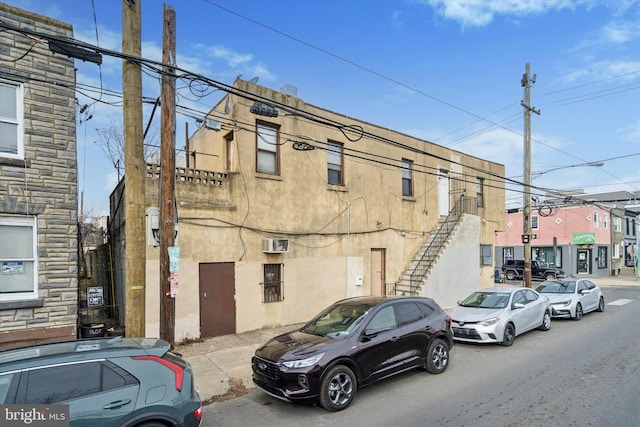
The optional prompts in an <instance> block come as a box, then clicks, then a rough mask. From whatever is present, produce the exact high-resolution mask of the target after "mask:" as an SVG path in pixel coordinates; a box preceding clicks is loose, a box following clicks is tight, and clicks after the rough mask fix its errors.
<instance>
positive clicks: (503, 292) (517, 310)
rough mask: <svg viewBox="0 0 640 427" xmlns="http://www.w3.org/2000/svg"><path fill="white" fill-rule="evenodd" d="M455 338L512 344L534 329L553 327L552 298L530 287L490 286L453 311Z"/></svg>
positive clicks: (545, 329)
mask: <svg viewBox="0 0 640 427" xmlns="http://www.w3.org/2000/svg"><path fill="white" fill-rule="evenodd" d="M451 319H452V322H451V326H452V329H453V339H454V340H456V341H463V342H476V343H499V344H502V345H504V346H510V345H511V344H513V341H514V340H515V338H516V336H518V335H520V334H523V333H525V332H527V331H530V330H532V329H535V328H538V329H541V330H543V331H548V330H549V329H551V306H550V304H549V299H547V297H545V296H544V295H541V294H539V293H538V292H536V291H535V290H533V289H529V288H500V287H498V288H487V289H481V290H479V291H476V292H474V293H473V294H471V295H469V296H468V297H467V298H465V299H464V300H463V301H461V302H459V303H458V306H457V307H456V308H454V309H453V310H452V311H451Z"/></svg>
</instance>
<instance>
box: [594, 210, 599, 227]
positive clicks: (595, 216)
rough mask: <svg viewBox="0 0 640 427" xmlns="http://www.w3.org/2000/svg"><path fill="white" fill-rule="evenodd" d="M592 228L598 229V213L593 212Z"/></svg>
mask: <svg viewBox="0 0 640 427" xmlns="http://www.w3.org/2000/svg"><path fill="white" fill-rule="evenodd" d="M593 226H594V227H595V228H598V211H593Z"/></svg>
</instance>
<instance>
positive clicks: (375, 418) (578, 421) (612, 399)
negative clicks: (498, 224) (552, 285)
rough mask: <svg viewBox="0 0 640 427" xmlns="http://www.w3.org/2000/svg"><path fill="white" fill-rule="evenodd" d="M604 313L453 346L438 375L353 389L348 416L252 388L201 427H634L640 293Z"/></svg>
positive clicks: (611, 301) (620, 292)
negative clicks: (498, 341)
mask: <svg viewBox="0 0 640 427" xmlns="http://www.w3.org/2000/svg"><path fill="white" fill-rule="evenodd" d="M604 295H605V299H606V301H607V308H606V310H605V312H603V313H598V312H593V313H590V314H587V315H585V316H584V318H583V319H582V320H581V321H579V322H577V321H572V320H564V319H561V320H555V319H554V321H553V322H552V326H551V330H550V331H548V332H543V331H537V330H536V331H532V332H529V333H527V334H525V335H521V336H518V337H517V338H516V341H515V343H514V345H513V346H512V347H508V348H507V347H501V346H495V345H491V346H489V345H467V344H457V345H455V346H454V348H453V350H452V352H451V357H452V358H451V365H450V366H449V368H448V370H447V371H446V372H445V373H443V374H441V375H430V374H428V373H426V372H424V371H413V372H410V373H407V374H403V375H400V376H398V377H395V378H392V379H389V380H386V381H383V382H381V383H378V384H375V385H372V386H369V387H366V388H363V389H361V390H358V394H357V396H356V398H355V400H354V402H353V403H352V404H351V406H349V407H348V408H347V409H346V410H344V411H341V412H338V413H330V412H327V411H325V410H324V409H322V408H320V407H319V406H302V405H293V404H288V403H285V402H281V401H279V400H276V399H273V398H271V397H269V396H267V395H265V394H264V393H262V392H260V391H258V390H256V389H252V390H251V391H250V393H249V394H247V395H246V396H243V397H240V398H237V399H234V400H231V401H227V402H221V403H215V404H212V405H209V406H207V407H205V412H204V421H203V424H202V425H203V426H204V427H208V426H224V427H233V426H263V427H264V426H336V425H344V426H384V427H388V426H398V427H399V426H492V427H494V426H585V425H589V426H617V427H624V426H630V427H631V426H640V289H639V288H610V287H608V288H605V289H604Z"/></svg>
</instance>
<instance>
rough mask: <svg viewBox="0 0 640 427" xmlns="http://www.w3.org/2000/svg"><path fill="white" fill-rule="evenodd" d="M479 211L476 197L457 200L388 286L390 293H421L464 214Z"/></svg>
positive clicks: (461, 197) (388, 292)
mask: <svg viewBox="0 0 640 427" xmlns="http://www.w3.org/2000/svg"><path fill="white" fill-rule="evenodd" d="M476 212H477V206H476V199H475V198H472V197H466V196H464V195H462V196H460V198H459V199H458V200H457V201H456V203H455V205H454V206H453V208H452V209H451V210H450V211H449V214H448V215H447V216H446V217H444V218H441V219H440V220H439V221H438V224H437V225H436V226H435V227H434V229H433V230H432V231H431V233H429V236H427V240H426V241H425V244H424V245H422V247H421V248H420V249H419V250H418V251H417V252H416V253H415V255H414V256H413V259H412V260H411V262H410V263H409V266H408V267H407V268H406V269H405V271H404V272H403V273H402V276H401V277H400V280H399V281H398V282H396V283H393V284H391V286H388V289H387V294H388V295H419V294H420V291H421V289H422V286H423V284H424V281H425V278H426V277H427V276H428V274H429V271H431V268H432V267H433V266H434V265H435V263H436V262H437V261H438V258H439V257H440V255H442V252H443V251H444V249H445V248H446V246H447V244H448V243H449V241H450V237H451V235H452V233H453V231H454V230H455V228H456V226H457V225H458V224H459V223H460V219H461V218H462V214H464V213H471V214H475V213H476Z"/></svg>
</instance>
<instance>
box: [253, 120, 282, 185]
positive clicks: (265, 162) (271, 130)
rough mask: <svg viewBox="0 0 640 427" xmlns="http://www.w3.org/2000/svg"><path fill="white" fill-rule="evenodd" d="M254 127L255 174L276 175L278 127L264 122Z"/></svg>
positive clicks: (277, 166)
mask: <svg viewBox="0 0 640 427" xmlns="http://www.w3.org/2000/svg"><path fill="white" fill-rule="evenodd" d="M256 127H257V130H256V137H257V138H256V139H257V141H256V172H259V173H266V174H270V175H278V173H279V172H280V171H279V161H278V159H279V156H280V149H279V145H278V137H279V132H278V127H277V126H274V125H270V124H267V123H264V122H257V123H256Z"/></svg>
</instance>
